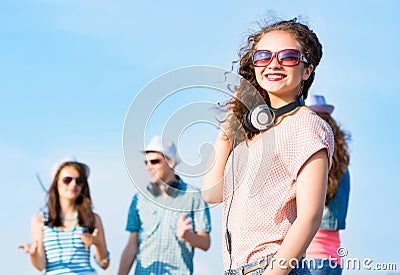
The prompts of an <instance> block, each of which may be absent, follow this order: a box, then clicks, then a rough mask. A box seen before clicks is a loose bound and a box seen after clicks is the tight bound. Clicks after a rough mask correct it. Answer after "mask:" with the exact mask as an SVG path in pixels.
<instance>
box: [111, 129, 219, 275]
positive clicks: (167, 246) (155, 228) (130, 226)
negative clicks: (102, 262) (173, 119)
mask: <svg viewBox="0 0 400 275" xmlns="http://www.w3.org/2000/svg"><path fill="white" fill-rule="evenodd" d="M144 154H145V164H146V169H147V171H148V173H149V176H150V184H149V185H148V187H147V190H145V191H144V192H142V193H137V194H135V196H134V197H133V200H132V203H131V206H130V209H129V214H128V222H127V226H126V230H127V231H128V232H130V236H129V240H128V244H127V245H126V247H125V249H124V252H123V254H122V257H121V262H120V267H119V272H118V274H119V275H122V274H128V272H129V271H130V269H131V267H132V264H133V262H134V261H135V259H136V268H135V274H137V275H138V274H157V275H158V274H179V275H182V274H193V252H194V248H195V247H198V248H200V249H202V250H204V251H206V250H208V248H209V247H210V236H209V232H210V230H211V224H210V213H209V209H208V205H207V203H206V202H204V201H203V200H202V197H201V191H200V190H199V189H197V188H194V187H192V186H190V185H188V184H186V183H184V182H183V181H182V180H181V179H180V178H179V176H177V175H176V174H175V172H174V168H175V166H176V165H177V164H178V163H179V161H180V159H179V157H178V154H177V152H176V147H175V145H174V144H173V143H172V142H170V141H168V140H166V139H165V138H162V139H161V137H159V136H155V137H153V139H152V140H151V141H150V143H149V144H148V145H147V146H146V148H145V150H144Z"/></svg>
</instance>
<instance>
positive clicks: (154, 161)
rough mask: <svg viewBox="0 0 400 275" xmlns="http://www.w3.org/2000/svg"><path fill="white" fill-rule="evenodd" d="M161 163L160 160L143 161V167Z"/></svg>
mask: <svg viewBox="0 0 400 275" xmlns="http://www.w3.org/2000/svg"><path fill="white" fill-rule="evenodd" d="M160 162H161V159H149V160H145V161H144V165H147V164H148V163H150V164H151V165H155V164H159V163H160Z"/></svg>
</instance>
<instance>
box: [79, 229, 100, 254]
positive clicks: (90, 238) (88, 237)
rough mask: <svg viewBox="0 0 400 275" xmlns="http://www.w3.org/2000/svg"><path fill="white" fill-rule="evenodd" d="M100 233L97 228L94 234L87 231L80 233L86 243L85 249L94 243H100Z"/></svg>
mask: <svg viewBox="0 0 400 275" xmlns="http://www.w3.org/2000/svg"><path fill="white" fill-rule="evenodd" d="M98 233H99V230H98V229H97V228H95V229H94V230H93V233H92V234H90V233H87V232H86V233H81V234H79V235H80V236H81V239H82V242H83V243H84V244H85V249H89V247H90V246H91V245H92V244H94V245H96V244H97V243H98V241H99V237H98Z"/></svg>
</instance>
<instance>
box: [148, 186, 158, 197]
mask: <svg viewBox="0 0 400 275" xmlns="http://www.w3.org/2000/svg"><path fill="white" fill-rule="evenodd" d="M146 188H147V190H148V191H149V192H150V193H151V194H152V195H153V196H158V195H160V187H158V185H155V184H153V183H149V184H148V185H147V187H146Z"/></svg>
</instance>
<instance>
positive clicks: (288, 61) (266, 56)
mask: <svg viewBox="0 0 400 275" xmlns="http://www.w3.org/2000/svg"><path fill="white" fill-rule="evenodd" d="M275 57H276V60H277V61H278V63H279V64H281V65H282V66H285V67H294V66H297V65H299V64H300V61H303V62H304V63H308V61H307V59H306V58H305V56H304V55H302V54H301V53H300V51H299V50H296V49H286V50H281V51H279V52H274V53H273V52H270V51H267V50H259V51H256V52H255V53H254V54H253V65H254V66H255V67H265V66H268V65H269V64H270V63H271V62H272V60H273V59H274V58H275Z"/></svg>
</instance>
